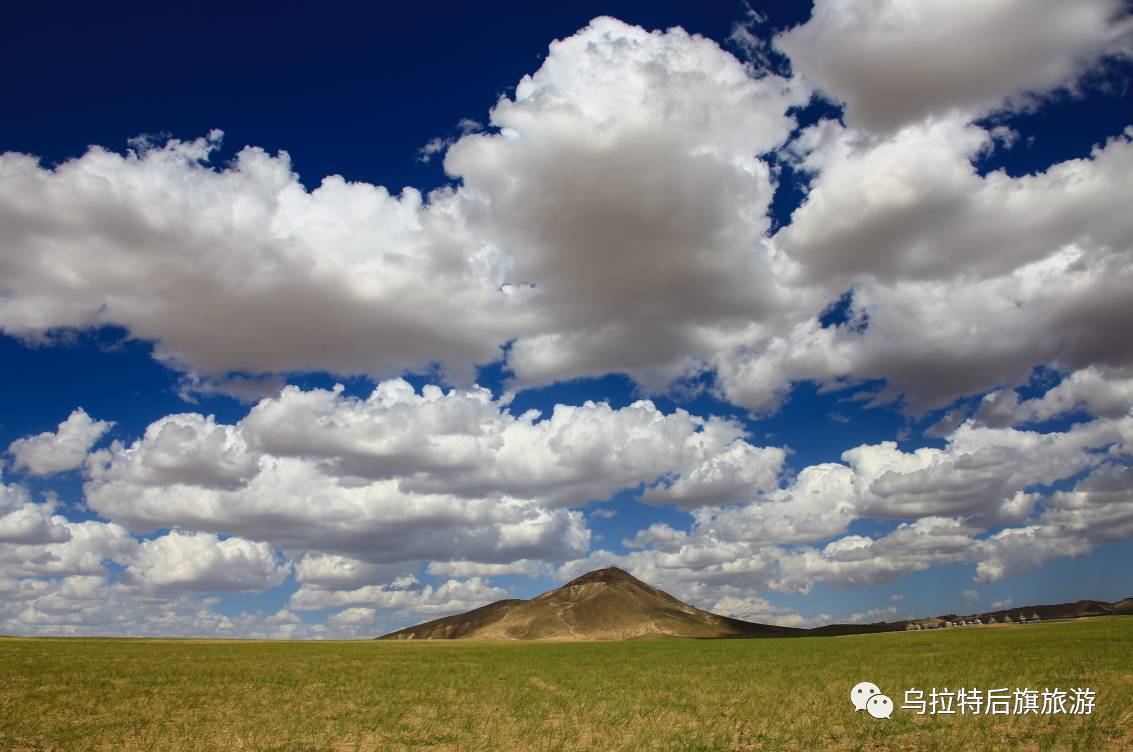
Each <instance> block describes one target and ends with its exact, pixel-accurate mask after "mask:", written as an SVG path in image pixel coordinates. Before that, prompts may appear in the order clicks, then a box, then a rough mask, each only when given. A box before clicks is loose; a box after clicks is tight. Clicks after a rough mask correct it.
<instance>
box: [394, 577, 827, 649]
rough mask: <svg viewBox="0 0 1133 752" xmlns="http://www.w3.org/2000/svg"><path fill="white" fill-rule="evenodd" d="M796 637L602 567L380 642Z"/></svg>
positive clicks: (785, 629)
mask: <svg viewBox="0 0 1133 752" xmlns="http://www.w3.org/2000/svg"><path fill="white" fill-rule="evenodd" d="M804 631H805V630H801V629H792V628H790V627H777V626H771V625H767V624H754V623H752V622H747V621H741V620H740V619H732V618H729V617H727V616H720V615H718V614H713V613H709V612H708V611H703V610H701V609H699V608H696V607H694V606H690V605H688V604H687V603H684V602H682V601H679V600H677V599H676V598H674V597H673V596H671V595H669V594H668V593H666V592H664V591H663V590H658V589H657V588H655V587H652V586H651V585H647V584H646V583H644V582H642V581H641V580H639V579H637V578H636V577H634V576H632V575H631V574H629V573H628V572H625V571H623V570H621V569H618V568H617V567H608V568H606V569H598V570H595V571H593V572H589V573H587V574H584V575H582V576H581V577H579V578H577V579H574V580H571V581H570V582H568V583H567V584H565V585H563V586H562V587H560V588H556V589H554V590H549V591H547V592H546V593H543V594H542V595H539V596H536V597H535V598H532V599H531V600H526V601H524V600H505V601H497V602H495V603H492V604H489V605H487V606H482V607H481V608H477V609H473V610H472V611H468V612H466V613H463V614H457V615H455V616H447V617H445V618H443V619H435V620H433V621H428V622H425V623H424V624H418V625H417V626H415V627H408V628H406V629H401V630H398V631H396V632H392V633H390V634H388V635H384V636H383V637H382V638H380V639H387V640H405V639H416V640H454V639H478V640H626V639H631V638H635V637H649V636H670V637H772V636H785V635H792V634H801V633H803V632H804Z"/></svg>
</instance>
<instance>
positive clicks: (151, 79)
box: [0, 0, 1133, 637]
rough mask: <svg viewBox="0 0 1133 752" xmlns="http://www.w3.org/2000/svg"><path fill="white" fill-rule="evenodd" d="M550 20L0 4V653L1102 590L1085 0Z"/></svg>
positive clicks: (1110, 465)
mask: <svg viewBox="0 0 1133 752" xmlns="http://www.w3.org/2000/svg"><path fill="white" fill-rule="evenodd" d="M568 5H569V7H560V8H546V9H544V8H540V9H538V10H537V11H536V10H535V9H533V8H532V7H530V6H529V5H522V4H518V3H514V4H509V3H504V4H495V5H493V8H492V10H491V11H490V12H487V11H484V10H483V9H477V8H472V7H471V6H468V7H465V6H459V5H457V6H454V7H451V8H442V9H438V8H436V7H433V6H429V7H425V6H421V7H420V8H401V9H397V10H396V11H392V10H385V9H377V8H375V7H373V6H372V4H361V3H358V4H342V5H338V6H336V7H335V8H334V9H333V12H331V11H329V10H328V9H325V8H319V9H313V8H312V7H311V6H308V5H305V4H287V5H280V4H272V5H268V4H262V5H257V4H248V5H244V6H242V8H241V10H239V11H235V12H234V11H232V10H231V9H229V8H222V7H221V6H211V7H210V6H208V5H197V6H194V7H192V8H184V9H167V8H156V7H153V6H152V5H144V4H113V5H111V6H100V7H98V8H92V7H87V6H76V7H75V8H73V9H69V11H68V12H67V13H60V12H58V10H52V11H50V12H48V11H46V10H39V9H35V8H31V7H22V8H19V9H16V10H15V11H14V12H15V13H18V14H23V17H21V18H18V19H15V21H14V22H13V23H10V24H7V25H6V28H5V30H4V31H2V32H0V34H2V35H3V42H4V43H3V44H2V45H0V55H2V56H3V60H2V63H3V64H2V67H0V69H2V70H4V71H5V73H4V74H3V75H4V89H5V91H6V92H7V96H6V97H5V98H4V101H3V103H2V104H0V108H2V112H0V122H2V123H3V125H2V126H0V154H2V155H3V156H0V356H2V362H3V364H4V367H3V368H0V379H3V384H2V387H3V388H2V389H0V395H2V397H0V399H2V400H3V403H2V409H0V447H5V448H7V451H6V452H5V454H4V455H3V459H2V462H3V466H2V468H3V470H2V471H3V475H2V478H0V483H2V484H3V485H2V487H0V592H3V593H4V595H5V598H4V605H3V606H0V633H19V634H25V633H26V634H82V633H93V634H178V635H238V636H277V637H351V636H367V635H372V634H378V633H382V632H384V631H388V630H389V629H393V628H396V627H400V626H404V625H407V624H411V623H415V622H417V621H421V620H424V619H427V618H434V617H436V616H441V615H445V614H448V613H453V612H455V611H460V610H464V609H467V608H471V607H473V606H477V605H481V604H483V603H486V602H489V601H491V600H495V599H498V598H502V597H529V596H532V595H535V594H537V593H539V592H541V591H543V590H545V589H547V588H549V587H553V586H555V585H557V584H560V583H562V582H563V581H565V580H567V579H570V578H571V577H573V576H577V575H578V574H581V573H583V572H585V571H587V570H589V569H593V568H596V567H598V566H604V565H607V564H617V565H619V566H623V567H625V568H627V569H629V570H630V571H632V572H634V573H635V574H637V575H639V576H641V577H642V578H643V579H646V580H648V581H650V582H651V583H653V584H656V585H658V586H661V587H663V588H665V589H667V590H669V591H671V592H673V593H674V594H676V595H678V596H679V597H682V598H684V599H686V600H689V601H691V602H694V603H696V605H698V606H702V607H704V608H709V609H712V610H716V611H719V612H722V613H728V614H730V615H735V616H739V617H741V618H749V619H752V620H756V621H764V622H775V623H783V624H791V625H814V624H821V623H829V622H832V621H850V620H854V621H875V620H880V619H896V618H904V617H914V616H928V615H933V614H937V613H944V612H958V611H977V610H981V609H990V608H992V607H993V605H995V604H1008V603H1013V604H1015V605H1023V604H1027V603H1039V602H1059V601H1065V600H1076V599H1079V598H1096V599H1105V600H1115V599H1118V598H1121V597H1125V596H1128V595H1130V594H1133V589H1131V586H1130V582H1129V579H1128V577H1127V576H1125V575H1124V574H1123V573H1124V572H1125V571H1127V570H1128V569H1129V564H1130V563H1131V562H1133V542H1131V539H1133V496H1131V495H1130V494H1131V492H1130V488H1131V487H1133V483H1131V480H1133V471H1131V470H1130V469H1129V458H1130V447H1131V446H1133V444H1131V442H1133V413H1131V408H1133V342H1131V341H1130V339H1129V334H1128V326H1127V323H1126V322H1128V321H1129V317H1130V315H1133V307H1131V305H1130V297H1129V296H1128V294H1127V291H1128V289H1129V283H1130V282H1133V224H1130V219H1129V216H1128V211H1127V210H1126V208H1125V203H1126V202H1127V198H1126V197H1127V196H1128V195H1129V191H1130V189H1131V188H1133V186H1131V185H1130V184H1129V183H1130V178H1129V175H1131V174H1133V142H1131V138H1133V131H1131V130H1130V127H1131V126H1133V117H1131V115H1133V111H1131V108H1130V104H1129V102H1130V99H1129V95H1128V86H1129V81H1130V74H1131V72H1133V65H1131V63H1130V55H1131V50H1133V21H1131V20H1130V17H1129V16H1128V13H1127V10H1126V9H1125V8H1124V7H1123V5H1122V4H1121V3H1120V2H1111V1H1110V0H1088V1H1083V2H1081V3H1054V2H1052V3H1050V4H1049V5H1050V7H1049V8H1047V9H1046V12H1044V13H1035V12H1034V10H1033V7H1032V5H1031V4H1030V2H1029V1H1028V2H1023V0H997V1H996V2H972V3H959V4H957V3H944V2H939V3H938V2H926V3H924V4H923V5H920V6H919V7H917V8H915V9H910V8H904V7H902V4H900V3H891V2H883V3H880V4H879V5H878V6H877V8H874V9H873V10H872V11H869V12H867V11H866V10H865V6H864V5H863V4H862V3H854V2H848V0H820V1H819V2H816V3H814V4H813V5H811V4H808V3H761V4H754V3H753V4H752V5H750V6H749V5H746V4H736V3H732V2H721V3H706V4H699V7H698V8H697V9H695V10H693V9H690V8H689V7H688V6H687V4H681V5H673V6H667V5H664V4H637V3H605V4H601V5H598V4H585V3H571V4H568ZM555 40H559V41H555Z"/></svg>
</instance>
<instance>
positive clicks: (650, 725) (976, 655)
mask: <svg viewBox="0 0 1133 752" xmlns="http://www.w3.org/2000/svg"><path fill="white" fill-rule="evenodd" d="M859 681H872V682H875V683H876V684H878V685H879V686H880V687H881V688H882V691H884V692H887V693H888V694H889V695H890V696H892V697H893V699H894V701H895V703H896V704H897V705H898V706H900V705H901V703H902V700H903V692H904V690H905V689H907V688H911V687H918V688H921V689H928V688H931V687H938V688H944V687H949V688H952V689H955V688H957V687H960V686H965V687H978V688H981V689H988V688H993V687H1003V686H1007V687H1011V688H1014V687H1020V688H1022V687H1031V688H1035V687H1037V688H1040V689H1041V688H1043V687H1051V688H1054V687H1059V688H1062V689H1067V688H1069V687H1078V686H1086V687H1090V688H1092V689H1094V690H1095V691H1096V692H1097V708H1096V710H1095V711H1094V714H1093V715H1092V716H1053V717H1043V716H1034V715H1028V716H995V717H984V716H978V717H972V716H959V715H956V716H935V717H930V716H921V717H918V716H916V715H914V714H913V713H912V712H911V711H907V710H900V709H898V710H897V711H896V712H895V713H894V715H893V718H892V720H889V721H885V720H875V719H873V718H871V717H869V716H868V715H866V713H865V712H864V711H863V712H858V713H854V712H853V708H852V706H851V704H850V701H849V692H850V688H851V687H852V686H853V685H854V684H855V683H857V682H859ZM0 748H2V749H34V750H45V749H60V750H63V749H65V750H85V749H98V750H226V751H227V750H240V749H257V750H261V749H273V750H324V749H325V750H386V749H390V750H397V749H438V750H440V749H443V750H477V749H481V750H525V749H532V750H576V749H586V750H603V751H604V750H614V749H618V750H650V749H655V750H716V749H720V750H748V749H751V750H756V749H767V750H823V749H836V750H858V749H860V750H888V749H895V750H947V751H948V752H957V751H959V750H962V751H964V752H969V751H971V750H984V749H988V750H1047V749H1051V750H1054V749H1058V750H1062V749H1066V750H1126V749H1133V617H1103V618H1095V619H1084V620H1079V621H1074V622H1048V623H1041V624H1028V625H1019V626H995V627H990V626H989V627H977V628H967V629H957V630H947V631H945V630H938V631H933V632H911V633H890V634H876V635H861V636H854V637H814V638H797V639H782V638H779V639H755V640H714V641H713V640H652V641H630V642H606V643H483V642H479V643H477V642H432V643H414V642H338V643H315V642H216V641H191V640H184V641H179V640H109V639H108V640H97V639H20V638H13V639H0Z"/></svg>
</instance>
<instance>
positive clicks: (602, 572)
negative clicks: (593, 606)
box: [563, 567, 645, 588]
mask: <svg viewBox="0 0 1133 752" xmlns="http://www.w3.org/2000/svg"><path fill="white" fill-rule="evenodd" d="M594 582H604V583H606V584H608V585H614V584H619V583H631V582H636V583H641V584H642V585H644V584H645V583H644V582H641V580H639V579H637V578H636V577H634V576H633V575H632V574H630V573H629V572H627V571H625V570H624V569H621V568H619V567H605V568H603V569H595V570H594V571H592V572H587V573H586V574H584V575H582V576H580V577H575V578H574V579H573V580H571V581H570V582H568V583H567V584H565V585H563V588H568V587H572V586H574V585H589V584H591V583H594Z"/></svg>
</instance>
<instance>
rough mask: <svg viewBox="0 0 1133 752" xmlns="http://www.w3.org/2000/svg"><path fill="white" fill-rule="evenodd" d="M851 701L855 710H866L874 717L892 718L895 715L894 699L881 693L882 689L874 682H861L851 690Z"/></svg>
mask: <svg viewBox="0 0 1133 752" xmlns="http://www.w3.org/2000/svg"><path fill="white" fill-rule="evenodd" d="M850 702H852V703H853V704H854V712H855V713H856V712H857V711H859V710H864V711H866V712H867V713H869V714H870V715H872V716H873V717H874V718H890V717H892V715H893V700H891V699H889V697H888V696H887V695H883V694H881V689H880V688H879V687H878V686H877V685H876V684H873V683H872V682H859V683H858V684H855V685H854V688H853V689H851V690H850Z"/></svg>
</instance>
